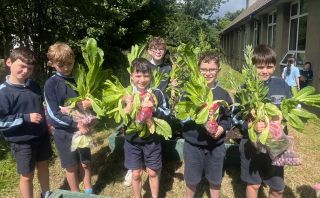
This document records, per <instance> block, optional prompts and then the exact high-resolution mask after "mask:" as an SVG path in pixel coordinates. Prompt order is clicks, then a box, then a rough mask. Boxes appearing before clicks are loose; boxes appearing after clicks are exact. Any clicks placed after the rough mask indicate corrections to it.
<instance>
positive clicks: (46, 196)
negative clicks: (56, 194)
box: [41, 191, 52, 198]
mask: <svg viewBox="0 0 320 198" xmlns="http://www.w3.org/2000/svg"><path fill="white" fill-rule="evenodd" d="M51 193H52V192H51V191H46V192H42V193H41V198H49V197H50V195H51Z"/></svg>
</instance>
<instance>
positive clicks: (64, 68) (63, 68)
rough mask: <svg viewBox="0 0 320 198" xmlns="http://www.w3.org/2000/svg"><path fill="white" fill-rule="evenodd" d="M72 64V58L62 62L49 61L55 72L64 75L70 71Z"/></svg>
mask: <svg viewBox="0 0 320 198" xmlns="http://www.w3.org/2000/svg"><path fill="white" fill-rule="evenodd" d="M73 65H74V60H68V61H65V62H63V63H62V62H55V63H51V66H52V67H54V68H55V69H56V71H57V72H59V73H61V74H63V75H65V76H68V75H70V74H71V73H72V70H73Z"/></svg>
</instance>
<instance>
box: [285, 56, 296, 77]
mask: <svg viewBox="0 0 320 198" xmlns="http://www.w3.org/2000/svg"><path fill="white" fill-rule="evenodd" d="M295 61H296V59H295V58H294V57H290V58H288V62H287V76H289V75H290V73H291V65H292V64H293V63H294V62H295Z"/></svg>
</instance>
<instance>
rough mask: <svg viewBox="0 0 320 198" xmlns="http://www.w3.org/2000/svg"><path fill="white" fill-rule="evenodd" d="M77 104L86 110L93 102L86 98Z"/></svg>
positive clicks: (82, 109)
mask: <svg viewBox="0 0 320 198" xmlns="http://www.w3.org/2000/svg"><path fill="white" fill-rule="evenodd" d="M77 106H78V108H79V109H80V110H81V111H86V110H87V109H89V108H90V107H91V102H90V100H87V99H85V100H82V101H81V102H78V103H77Z"/></svg>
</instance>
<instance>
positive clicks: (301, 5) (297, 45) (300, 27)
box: [281, 0, 308, 66]
mask: <svg viewBox="0 0 320 198" xmlns="http://www.w3.org/2000/svg"><path fill="white" fill-rule="evenodd" d="M307 8H308V2H307V1H306V0H299V1H296V2H294V3H292V4H291V6H290V25H289V26H290V29H289V41H288V42H289V45H288V53H291V54H294V55H295V57H296V59H297V66H302V65H303V62H304V56H305V49H306V33H307V22H308V13H307ZM281 65H282V62H281Z"/></svg>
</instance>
